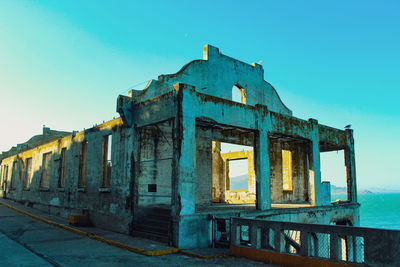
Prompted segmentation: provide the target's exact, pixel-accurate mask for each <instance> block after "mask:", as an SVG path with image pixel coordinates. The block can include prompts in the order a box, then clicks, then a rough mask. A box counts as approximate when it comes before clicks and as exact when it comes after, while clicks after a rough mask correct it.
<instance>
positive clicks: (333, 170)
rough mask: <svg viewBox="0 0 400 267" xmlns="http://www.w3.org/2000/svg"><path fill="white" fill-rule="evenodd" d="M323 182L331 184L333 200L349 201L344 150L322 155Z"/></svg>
mask: <svg viewBox="0 0 400 267" xmlns="http://www.w3.org/2000/svg"><path fill="white" fill-rule="evenodd" d="M320 155H321V156H320V160H321V181H329V182H330V184H331V200H332V201H337V200H347V179H346V166H345V164H344V150H342V151H328V152H322V153H320Z"/></svg>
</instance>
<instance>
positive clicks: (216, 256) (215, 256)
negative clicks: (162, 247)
mask: <svg viewBox="0 0 400 267" xmlns="http://www.w3.org/2000/svg"><path fill="white" fill-rule="evenodd" d="M179 253H181V254H184V255H186V256H189V257H192V258H200V259H211V258H222V257H227V256H228V254H214V255H207V256H206V255H201V254H198V253H194V252H190V251H183V250H180V251H179Z"/></svg>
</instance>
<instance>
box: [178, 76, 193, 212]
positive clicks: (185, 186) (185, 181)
mask: <svg viewBox="0 0 400 267" xmlns="http://www.w3.org/2000/svg"><path fill="white" fill-rule="evenodd" d="M174 89H175V92H176V109H177V110H176V116H175V120H174V126H173V143H174V144H173V146H174V153H173V159H172V164H173V168H172V172H173V175H172V183H173V185H172V186H173V190H172V197H173V199H172V214H173V215H176V216H180V215H188V214H193V213H194V211H195V189H196V188H195V187H196V183H195V182H196V181H195V169H196V164H195V163H196V161H195V160H196V159H195V155H196V145H195V133H196V119H195V114H196V113H195V112H196V110H195V108H196V103H195V98H194V96H193V93H194V88H193V87H192V86H189V85H185V84H182V83H177V84H175V85H174Z"/></svg>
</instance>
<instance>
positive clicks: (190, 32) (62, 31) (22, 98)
mask: <svg viewBox="0 0 400 267" xmlns="http://www.w3.org/2000/svg"><path fill="white" fill-rule="evenodd" d="M399 7H400V6H399V2H398V1H365V0H364V1H215V0H214V1H180V2H178V1H158V2H151V1H138V2H134V1H7V0H2V1H0V93H1V94H0V95H1V98H0V99H1V105H0V112H1V119H0V120H1V121H0V122H1V130H0V151H5V150H8V149H9V148H10V147H11V146H13V145H15V144H17V143H22V142H25V141H26V140H27V139H29V138H30V137H31V136H32V135H34V134H38V133H40V132H41V128H42V125H44V124H45V125H46V126H49V127H51V128H54V129H60V130H82V129H83V128H88V127H91V126H92V125H93V124H94V123H100V122H102V121H103V120H109V119H112V117H113V116H117V114H116V113H115V107H116V98H117V96H118V94H121V93H124V94H126V93H127V90H128V89H129V88H130V87H131V86H133V85H135V84H138V83H141V82H143V81H147V80H150V79H153V78H157V76H158V75H159V74H166V73H174V72H176V71H178V70H179V69H180V67H181V66H183V65H184V64H185V63H187V62H188V61H190V60H193V59H198V58H201V57H202V47H203V45H205V44H212V45H214V46H217V47H219V48H220V50H221V52H222V53H224V54H227V55H229V56H232V57H235V58H238V59H240V60H243V61H245V62H248V63H251V62H260V61H261V62H262V65H263V67H264V69H265V79H266V80H267V81H269V82H270V83H272V84H273V85H274V86H275V88H276V89H277V91H278V94H279V95H280V97H281V98H282V100H283V102H284V103H285V104H286V105H287V106H288V107H289V108H290V109H292V110H293V113H294V115H295V116H296V117H299V118H303V119H307V118H311V117H312V118H316V119H318V120H319V122H320V123H322V124H327V125H330V126H333V127H337V128H343V127H344V126H345V125H346V124H352V125H353V129H354V131H355V142H356V157H357V176H358V184H359V187H371V186H376V187H391V188H393V187H397V188H400V175H399V173H400V172H399V171H398V169H397V167H398V165H399V162H400V156H399V151H400V143H399V140H398V138H399V137H400V109H399V106H400V104H399V100H400V93H399V88H400V86H399V85H400V75H399V74H400V49H399V48H400V16H399V11H400V8H399ZM140 87H141V86H138V89H140ZM142 87H143V86H142ZM338 155H341V154H336V153H332V155H330V156H328V157H327V156H325V155H324V156H323V159H322V164H323V179H324V178H325V179H326V180H332V179H336V178H331V177H334V176H335V175H336V173H338V172H342V171H343V167H342V166H343V162H342V160H343V157H342V158H341V159H340V158H339V160H340V161H338V160H337V158H338ZM327 158H331V159H330V160H327ZM334 183H335V184H339V185H344V183H345V181H344V178H342V179H341V180H340V181H337V182H336V181H335V182H334Z"/></svg>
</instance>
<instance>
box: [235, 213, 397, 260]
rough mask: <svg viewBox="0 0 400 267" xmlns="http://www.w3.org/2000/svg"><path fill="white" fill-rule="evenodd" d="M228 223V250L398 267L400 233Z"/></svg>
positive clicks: (260, 222)
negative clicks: (229, 224)
mask: <svg viewBox="0 0 400 267" xmlns="http://www.w3.org/2000/svg"><path fill="white" fill-rule="evenodd" d="M230 221H231V227H230V229H231V242H230V243H231V251H232V247H233V248H235V247H236V248H239V249H240V248H243V247H244V248H253V249H260V250H265V251H272V252H277V253H283V254H288V255H298V256H303V257H306V258H308V259H310V258H311V259H316V260H321V259H325V260H330V261H334V262H338V263H340V262H341V263H353V264H357V265H369V266H370V265H372V266H400V231H396V230H382V229H374V228H364V227H351V226H336V225H320V224H305V223H291V222H278V221H264V220H253V219H244V218H231V220H230ZM303 259H304V258H303ZM297 260H301V258H299V259H297Z"/></svg>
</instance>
